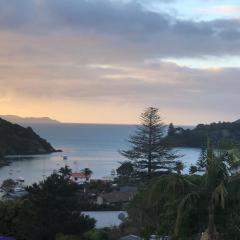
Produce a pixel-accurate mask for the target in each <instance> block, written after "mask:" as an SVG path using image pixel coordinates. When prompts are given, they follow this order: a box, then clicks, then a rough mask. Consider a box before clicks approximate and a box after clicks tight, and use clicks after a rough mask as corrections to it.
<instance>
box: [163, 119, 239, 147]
mask: <svg viewBox="0 0 240 240" xmlns="http://www.w3.org/2000/svg"><path fill="white" fill-rule="evenodd" d="M168 132H169V134H168V136H167V137H166V138H165V141H166V142H168V143H170V144H171V145H172V146H176V147H206V145H207V139H208V138H209V139H211V141H212V142H213V143H217V142H219V141H220V140H224V139H227V140H228V141H232V142H233V143H236V142H240V123H239V122H232V123H231V122H219V123H211V124H207V125H204V124H199V125H197V126H196V127H195V128H194V129H192V130H191V129H183V128H179V127H177V128H173V125H171V126H169V131H168Z"/></svg>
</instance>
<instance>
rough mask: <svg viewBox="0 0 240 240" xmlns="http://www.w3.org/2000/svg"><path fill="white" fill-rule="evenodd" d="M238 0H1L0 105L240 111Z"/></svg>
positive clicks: (182, 115)
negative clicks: (150, 107)
mask: <svg viewBox="0 0 240 240" xmlns="http://www.w3.org/2000/svg"><path fill="white" fill-rule="evenodd" d="M239 90H240V1H239V0H229V1H227V0H181V1H180V0H21V1H20V0H11V1H9V0H0V115H7V114H14V115H19V116H23V117H27V116H32V117H42V116H48V117H51V118H54V119H58V120H60V121H62V122H81V123H137V122H138V116H139V114H140V113H141V112H142V111H143V110H144V109H145V108H146V107H149V106H152V107H157V108H159V109H160V113H161V116H162V119H163V121H164V122H166V123H169V122H173V123H175V124H184V125H189V124H197V123H209V122H213V121H234V120H236V119H239V118H240V111H239V105H240V104H239V103H240V94H239V92H240V91H239Z"/></svg>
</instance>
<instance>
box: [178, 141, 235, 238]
mask: <svg viewBox="0 0 240 240" xmlns="http://www.w3.org/2000/svg"><path fill="white" fill-rule="evenodd" d="M226 156H227V155H226V154H225V153H224V152H219V154H217V153H216V151H214V148H213V146H212V144H211V142H208V147H207V150H206V161H205V162H206V172H205V174H204V185H203V186H202V188H201V189H200V190H199V189H197V188H196V189H195V190H194V191H193V192H190V193H187V194H186V195H185V196H184V197H183V199H182V201H181V202H180V204H179V208H178V217H177V221H176V228H175V235H178V231H179V228H180V225H181V221H182V216H183V215H184V212H186V211H189V209H188V208H189V206H190V207H192V206H193V205H194V204H196V202H197V201H198V200H199V199H201V198H204V199H205V202H206V205H207V210H208V224H207V228H206V230H205V232H204V235H203V237H202V238H201V239H208V240H217V239H220V235H219V234H218V233H217V230H216V218H215V217H216V211H217V210H218V211H219V210H223V209H224V208H225V203H226V198H227V195H228V193H227V185H228V183H229V177H230V176H229V171H228V163H229V160H228V158H226ZM227 157H228V156H227Z"/></svg>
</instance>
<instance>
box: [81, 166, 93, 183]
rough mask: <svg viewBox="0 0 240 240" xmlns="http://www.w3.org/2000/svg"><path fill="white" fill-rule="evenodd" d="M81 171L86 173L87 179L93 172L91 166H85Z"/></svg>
mask: <svg viewBox="0 0 240 240" xmlns="http://www.w3.org/2000/svg"><path fill="white" fill-rule="evenodd" d="M81 172H82V173H83V174H84V176H85V179H86V181H88V180H89V179H90V177H91V175H92V174H93V172H92V170H91V169H89V168H84V169H82V170H81Z"/></svg>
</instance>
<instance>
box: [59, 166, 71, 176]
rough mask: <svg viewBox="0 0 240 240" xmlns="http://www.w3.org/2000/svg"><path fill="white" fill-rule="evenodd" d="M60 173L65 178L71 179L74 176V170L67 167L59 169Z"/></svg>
mask: <svg viewBox="0 0 240 240" xmlns="http://www.w3.org/2000/svg"><path fill="white" fill-rule="evenodd" d="M59 173H60V174H61V175H62V176H63V177H67V178H69V177H70V176H71V174H72V170H71V169H70V168H69V167H68V166H67V165H65V167H61V168H60V169H59Z"/></svg>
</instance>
